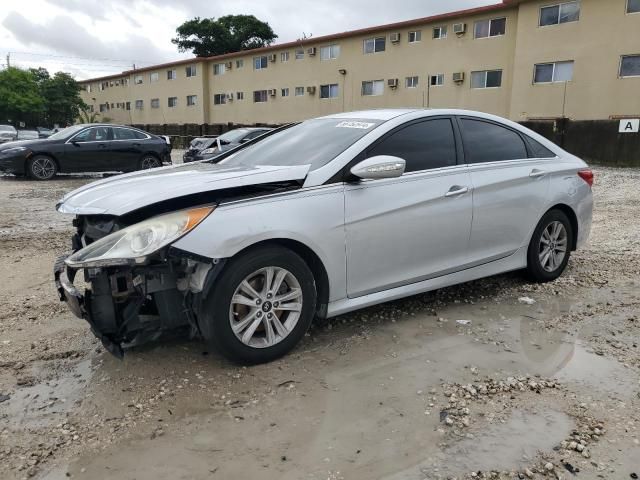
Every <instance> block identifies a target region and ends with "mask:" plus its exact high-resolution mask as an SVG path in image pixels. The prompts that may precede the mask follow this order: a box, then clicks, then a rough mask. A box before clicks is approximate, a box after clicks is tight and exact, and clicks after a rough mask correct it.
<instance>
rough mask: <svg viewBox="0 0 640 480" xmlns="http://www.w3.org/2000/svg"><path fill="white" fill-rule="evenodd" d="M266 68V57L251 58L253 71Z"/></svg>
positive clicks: (267, 59) (267, 61)
mask: <svg viewBox="0 0 640 480" xmlns="http://www.w3.org/2000/svg"><path fill="white" fill-rule="evenodd" d="M268 66H269V57H267V56H266V55H262V56H261V57H254V58H253V68H254V69H255V70H263V69H265V68H267V67H268Z"/></svg>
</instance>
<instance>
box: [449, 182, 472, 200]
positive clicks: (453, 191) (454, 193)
mask: <svg viewBox="0 0 640 480" xmlns="http://www.w3.org/2000/svg"><path fill="white" fill-rule="evenodd" d="M465 193H469V187H461V186H460V185H454V186H453V187H451V188H450V189H449V191H448V192H447V193H446V194H445V197H447V198H451V197H458V196H460V195H464V194H465Z"/></svg>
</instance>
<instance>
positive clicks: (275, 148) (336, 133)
mask: <svg viewBox="0 0 640 480" xmlns="http://www.w3.org/2000/svg"><path fill="white" fill-rule="evenodd" d="M381 123H382V122H381V121H380V120H362V119H349V120H347V119H344V118H339V119H338V118H318V119H315V120H308V121H306V122H303V123H300V124H298V125H295V126H293V127H291V128H287V129H286V130H283V131H281V132H278V133H275V134H273V135H271V136H269V137H267V138H265V139H264V140H261V141H260V142H259V143H257V144H255V145H251V146H250V147H247V148H246V149H244V150H240V151H239V152H238V153H236V154H235V155H232V156H231V157H229V158H227V159H225V160H223V161H222V162H221V163H224V164H225V165H237V164H242V165H250V166H257V165H271V166H294V165H311V170H317V169H318V168H320V167H323V166H324V165H326V164H327V163H329V162H330V161H331V160H333V159H334V158H336V157H337V156H338V155H340V154H341V153H342V152H344V151H345V150H346V149H347V148H349V147H350V146H351V145H353V144H354V143H355V142H357V141H358V140H360V139H361V138H362V137H364V136H365V135H366V134H368V133H370V132H371V131H373V130H374V129H375V128H376V127H377V126H379V125H380V124H381Z"/></svg>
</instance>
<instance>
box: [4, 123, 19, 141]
mask: <svg viewBox="0 0 640 480" xmlns="http://www.w3.org/2000/svg"><path fill="white" fill-rule="evenodd" d="M17 138H18V131H17V130H16V128H15V127H14V126H12V125H0V144H2V143H6V142H13V141H14V140H16V139H17Z"/></svg>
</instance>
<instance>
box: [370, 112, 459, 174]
mask: <svg viewBox="0 0 640 480" xmlns="http://www.w3.org/2000/svg"><path fill="white" fill-rule="evenodd" d="M377 155H392V156H395V157H400V158H402V159H404V160H405V161H406V162H407V169H406V172H407V173H409V172H419V171H422V170H432V169H434V168H443V167H450V166H453V165H456V141H455V136H454V133H453V125H452V123H451V120H450V119H448V118H437V119H433V120H425V121H422V122H419V123H414V124H412V125H409V126H407V127H404V128H402V129H400V130H397V131H395V132H392V133H391V134H390V135H389V136H387V137H386V138H384V139H383V140H382V141H381V142H379V143H378V144H376V145H374V146H373V147H372V148H370V149H369V150H368V151H367V157H375V156H377Z"/></svg>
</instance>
